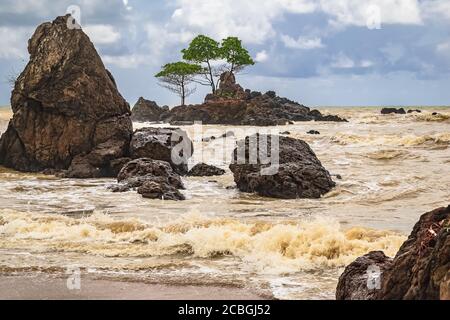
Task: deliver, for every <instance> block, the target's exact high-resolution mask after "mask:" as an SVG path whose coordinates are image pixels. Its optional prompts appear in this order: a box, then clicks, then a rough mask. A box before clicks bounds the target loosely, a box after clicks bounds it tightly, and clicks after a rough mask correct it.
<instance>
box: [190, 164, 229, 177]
mask: <svg viewBox="0 0 450 320" xmlns="http://www.w3.org/2000/svg"><path fill="white" fill-rule="evenodd" d="M224 174H225V170H223V169H220V168H217V167H215V166H211V165H208V164H205V163H199V164H196V165H195V166H194V167H193V168H192V169H191V170H190V171H189V173H188V176H191V177H213V176H222V175H224Z"/></svg>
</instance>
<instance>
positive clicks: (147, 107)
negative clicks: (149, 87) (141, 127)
mask: <svg viewBox="0 0 450 320" xmlns="http://www.w3.org/2000/svg"><path fill="white" fill-rule="evenodd" d="M168 111H169V107H167V106H164V107H160V106H158V104H157V103H156V102H154V101H150V100H145V99H144V98H142V97H141V98H139V100H138V102H136V104H135V105H134V107H133V109H132V110H131V120H132V121H136V122H157V121H159V120H160V117H161V115H162V114H163V113H165V112H168Z"/></svg>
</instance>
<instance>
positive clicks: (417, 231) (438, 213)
mask: <svg viewBox="0 0 450 320" xmlns="http://www.w3.org/2000/svg"><path fill="white" fill-rule="evenodd" d="M373 254H374V253H370V254H369V256H373ZM363 260H364V258H363ZM361 261H362V260H361V258H359V259H357V260H356V261H355V262H353V263H352V264H350V265H349V266H347V268H346V270H345V271H344V274H343V275H342V276H341V278H340V280H339V284H338V289H337V298H338V299H352V298H355V297H356V298H358V297H365V298H367V299H373V300H438V299H440V298H442V299H444V298H446V297H450V292H449V289H450V288H449V279H450V275H449V270H450V206H448V207H447V208H440V209H437V210H434V211H431V212H428V213H426V214H424V215H422V217H420V220H419V222H417V223H416V225H415V226H414V229H413V231H412V233H411V235H410V236H409V238H408V240H406V242H405V243H404V244H403V245H402V246H401V248H400V250H399V251H398V253H397V255H396V256H395V258H394V259H393V260H392V261H390V260H389V261H388V260H386V265H385V266H384V267H383V271H384V272H383V273H382V277H381V288H380V290H377V291H376V292H373V293H371V294H370V295H367V294H366V291H367V290H366V288H364V287H362V286H359V285H358V283H359V282H360V280H359V277H358V275H359V274H360V273H361V272H362V271H360V272H359V273H358V272H356V273H355V272H353V271H352V270H363V269H364V264H361V263H360V262H361ZM364 261H365V260H364ZM365 265H367V264H365Z"/></svg>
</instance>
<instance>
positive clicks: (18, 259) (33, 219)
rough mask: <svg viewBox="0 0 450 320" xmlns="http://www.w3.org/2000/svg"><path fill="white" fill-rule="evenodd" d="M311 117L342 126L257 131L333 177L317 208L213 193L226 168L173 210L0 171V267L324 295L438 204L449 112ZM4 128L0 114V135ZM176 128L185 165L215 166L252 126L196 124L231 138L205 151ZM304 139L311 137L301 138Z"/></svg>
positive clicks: (359, 111) (229, 180) (222, 187)
mask: <svg viewBox="0 0 450 320" xmlns="http://www.w3.org/2000/svg"><path fill="white" fill-rule="evenodd" d="M434 111H437V112H439V113H440V115H439V116H432V115H431V113H432V112H434ZM325 112H330V113H334V114H339V115H341V116H343V117H345V118H347V119H349V121H350V122H349V123H322V122H311V123H296V124H294V125H289V126H283V127H278V128H271V129H273V130H279V131H280V132H283V131H290V132H291V135H290V136H291V137H294V138H299V139H303V140H305V141H306V142H308V143H309V144H310V146H311V148H312V149H313V150H314V151H315V152H316V154H317V156H318V158H319V159H320V160H321V161H322V164H323V165H324V166H325V167H326V168H327V169H328V170H329V171H330V172H331V173H332V174H339V175H341V176H342V180H337V179H335V181H336V183H337V187H336V188H335V189H334V190H332V191H331V192H330V193H329V194H327V195H325V196H324V197H323V198H321V199H317V200H300V199H299V200H276V199H267V198H261V197H258V196H255V195H251V194H243V193H240V192H238V191H237V190H235V189H229V188H227V187H230V186H233V185H234V182H233V177H232V174H231V172H230V171H229V170H227V174H226V175H225V176H222V177H208V178H184V182H185V185H186V188H187V189H186V190H185V191H183V193H184V194H185V195H186V197H187V200H186V201H182V202H164V201H159V200H148V199H143V198H141V197H140V196H139V195H138V194H136V193H135V192H129V193H124V194H113V193H111V192H110V191H108V189H107V187H108V186H109V185H111V184H114V183H115V181H114V180H113V179H91V180H71V179H59V178H55V177H51V176H43V175H38V174H26V173H18V172H14V171H12V170H9V169H6V168H0V181H1V188H0V270H1V271H2V272H3V273H14V272H25V273H26V272H30V273H36V272H43V273H58V272H63V273H64V270H66V268H68V267H73V266H78V267H80V268H81V269H82V272H86V273H93V274H97V275H103V276H108V277H110V278H117V279H119V280H124V279H134V280H137V281H147V282H148V281H150V282H157V283H169V284H170V283H173V284H202V285H223V286H239V287H246V288H249V290H253V291H255V292H259V291H260V292H265V293H267V292H270V293H271V294H273V295H274V296H275V297H276V298H281V299H332V298H334V292H335V287H336V284H337V280H338V277H339V275H340V273H341V272H342V271H343V268H344V267H345V265H347V264H348V263H350V262H352V261H353V260H354V259H356V258H357V257H359V256H361V255H363V254H365V253H367V252H369V251H372V250H383V251H385V252H386V254H388V255H391V256H393V255H395V253H396V252H397V250H398V248H399V246H400V245H401V244H402V242H403V241H404V240H405V239H406V237H407V235H408V234H409V233H410V231H411V229H412V226H413V225H414V223H415V222H416V221H417V219H418V217H419V216H420V215H421V214H423V213H425V212H427V211H430V210H432V209H435V208H437V207H440V206H447V205H448V204H450V178H449V173H450V172H449V168H450V148H449V147H450V109H449V108H433V109H425V110H424V112H423V113H421V114H408V115H386V116H382V115H380V114H379V108H378V109H375V108H333V109H329V110H325ZM8 118H9V115H8V114H7V112H3V113H1V112H0V119H1V120H0V132H2V131H3V130H5V129H6V125H7V119H8ZM147 125H148V124H147ZM142 126H146V124H135V127H136V128H137V127H142ZM185 129H186V130H187V131H188V133H189V134H190V136H191V137H192V138H193V139H194V140H195V143H196V145H197V148H196V152H197V154H196V156H195V157H196V158H198V157H199V154H198V153H199V150H200V149H203V150H202V151H203V152H202V155H203V160H204V161H205V162H208V163H213V164H215V165H217V166H220V167H222V168H224V169H227V167H228V161H229V156H230V154H231V151H232V150H233V146H234V143H235V139H239V138H242V137H243V135H244V134H245V133H246V132H245V130H251V129H252V128H249V127H241V128H231V127H225V126H205V127H203V130H204V131H205V132H204V133H205V135H206V136H209V135H211V133H213V135H216V136H219V135H221V134H222V133H225V132H227V131H230V130H231V131H235V133H236V135H237V137H230V138H227V139H217V140H215V141H213V142H211V143H206V142H205V143H202V142H201V137H200V138H199V137H198V136H197V135H195V132H196V130H197V128H194V127H186V128H185ZM311 129H314V130H318V131H320V132H321V135H318V136H311V135H307V134H306V132H308V131H309V130H311ZM206 131H208V132H206ZM247 132H248V131H247ZM198 146H201V148H198ZM186 298H189V297H186Z"/></svg>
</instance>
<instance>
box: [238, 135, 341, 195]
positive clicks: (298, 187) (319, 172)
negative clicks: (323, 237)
mask: <svg viewBox="0 0 450 320" xmlns="http://www.w3.org/2000/svg"><path fill="white" fill-rule="evenodd" d="M274 138H276V139H278V143H279V146H278V148H277V147H276V145H274V146H273V149H274V150H272V144H273V142H274V140H273V139H274ZM261 139H263V140H261ZM261 145H262V146H263V148H264V149H265V150H264V149H260V146H261ZM277 149H278V150H277ZM266 150H267V152H266ZM274 152H276V153H277V155H275V154H274ZM266 154H267V157H268V158H272V160H271V161H270V163H267V162H268V161H267V159H265V155H266ZM277 158H278V159H277ZM276 162H278V166H277V165H276ZM271 168H272V169H273V171H272V169H271ZM230 169H231V171H232V172H233V174H234V181H235V182H236V184H237V187H238V189H239V190H240V191H243V192H251V193H252V192H255V193H257V194H258V195H260V196H264V197H273V198H282V199H296V198H320V197H321V196H322V195H324V194H325V193H327V192H329V191H330V190H331V189H332V188H333V187H334V186H335V183H334V182H333V180H332V179H331V176H330V173H329V172H328V171H327V170H326V169H325V168H324V167H323V166H322V164H321V162H320V161H319V159H317V157H316V155H315V154H314V152H313V151H312V150H311V148H310V147H309V145H308V144H307V143H306V142H304V141H302V140H297V139H293V138H289V137H283V136H265V135H254V136H252V137H247V138H246V139H245V140H242V141H240V142H238V147H237V148H236V149H235V150H234V153H233V163H232V164H231V165H230Z"/></svg>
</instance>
